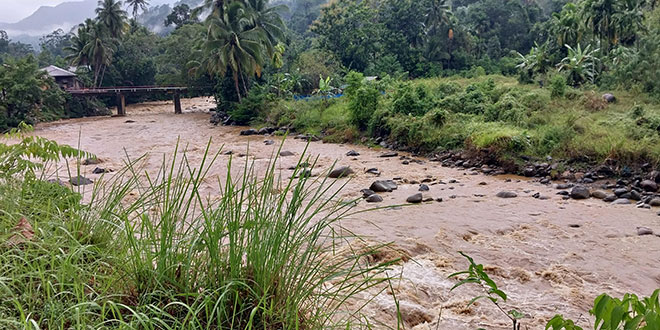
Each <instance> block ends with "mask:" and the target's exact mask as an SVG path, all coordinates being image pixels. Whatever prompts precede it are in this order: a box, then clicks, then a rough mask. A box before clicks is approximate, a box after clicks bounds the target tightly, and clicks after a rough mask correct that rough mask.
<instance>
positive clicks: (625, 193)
mask: <svg viewBox="0 0 660 330" xmlns="http://www.w3.org/2000/svg"><path fill="white" fill-rule="evenodd" d="M656 179H659V180H658V181H656V180H650V179H645V180H635V181H632V182H631V181H629V180H625V179H620V180H618V181H617V182H616V183H614V184H610V183H605V184H602V185H601V186H600V188H599V189H590V188H589V187H588V186H586V185H583V184H577V185H576V184H572V183H563V184H557V185H555V188H557V189H559V190H560V191H559V192H558V193H557V194H558V195H562V196H564V197H563V198H564V199H588V198H596V199H600V200H603V201H604V202H607V203H610V204H613V205H626V204H632V203H633V201H634V202H636V204H637V207H639V208H646V209H650V208H651V207H660V194H658V189H659V183H660V176H658V177H656Z"/></svg>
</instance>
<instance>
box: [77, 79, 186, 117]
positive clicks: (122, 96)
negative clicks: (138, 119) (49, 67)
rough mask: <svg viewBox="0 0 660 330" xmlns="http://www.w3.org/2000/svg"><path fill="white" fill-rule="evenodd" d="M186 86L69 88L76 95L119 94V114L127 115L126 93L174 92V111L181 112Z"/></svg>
mask: <svg viewBox="0 0 660 330" xmlns="http://www.w3.org/2000/svg"><path fill="white" fill-rule="evenodd" d="M187 90H188V89H187V88H186V87H173V86H126V87H104V88H82V89H67V90H66V91H67V92H69V93H70V94H71V95H76V96H103V95H116V96H117V115H119V116H125V115H126V94H137V93H168V94H174V113H177V114H180V113H181V92H185V91H187Z"/></svg>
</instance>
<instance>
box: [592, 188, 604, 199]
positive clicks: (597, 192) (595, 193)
mask: <svg viewBox="0 0 660 330" xmlns="http://www.w3.org/2000/svg"><path fill="white" fill-rule="evenodd" d="M591 197H593V198H596V199H605V198H606V197H607V193H606V192H604V191H602V190H594V191H592V192H591Z"/></svg>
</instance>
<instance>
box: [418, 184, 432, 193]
mask: <svg viewBox="0 0 660 330" xmlns="http://www.w3.org/2000/svg"><path fill="white" fill-rule="evenodd" d="M429 190H430V189H429V186H427V185H425V184H423V183H422V184H420V185H419V191H429Z"/></svg>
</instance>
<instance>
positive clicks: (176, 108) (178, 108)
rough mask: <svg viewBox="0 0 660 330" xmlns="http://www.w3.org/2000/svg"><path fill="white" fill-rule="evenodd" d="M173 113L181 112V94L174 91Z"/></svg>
mask: <svg viewBox="0 0 660 330" xmlns="http://www.w3.org/2000/svg"><path fill="white" fill-rule="evenodd" d="M174 113H175V114H181V95H180V94H179V93H174Z"/></svg>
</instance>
